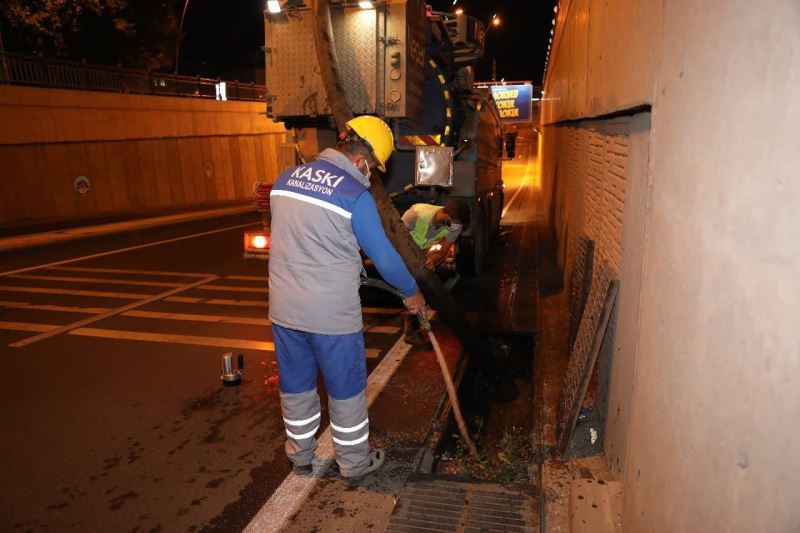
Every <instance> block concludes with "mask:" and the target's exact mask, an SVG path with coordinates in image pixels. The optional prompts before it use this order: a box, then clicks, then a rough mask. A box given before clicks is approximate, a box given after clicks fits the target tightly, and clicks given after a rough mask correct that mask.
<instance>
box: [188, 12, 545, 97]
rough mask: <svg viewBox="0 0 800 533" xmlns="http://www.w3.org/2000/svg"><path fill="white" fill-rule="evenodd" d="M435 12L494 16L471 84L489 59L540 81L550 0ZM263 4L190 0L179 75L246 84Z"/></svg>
mask: <svg viewBox="0 0 800 533" xmlns="http://www.w3.org/2000/svg"><path fill="white" fill-rule="evenodd" d="M430 4H431V5H432V6H433V8H434V9H435V10H437V11H446V12H452V11H453V10H454V9H455V8H457V7H460V8H462V9H464V12H465V13H466V14H468V15H471V16H474V17H476V18H478V19H479V20H482V21H484V22H486V21H488V20H490V19H491V17H492V15H493V14H494V13H497V16H498V17H499V18H500V19H501V24H500V26H498V27H492V28H491V29H490V30H489V33H488V35H487V37H486V54H485V56H484V59H483V60H481V61H480V62H479V63H478V65H477V72H476V74H477V75H476V80H477V81H485V80H490V79H491V73H492V67H491V60H492V58H494V59H496V61H497V79H498V80H499V79H501V78H505V79H506V80H507V81H511V80H532V81H533V82H534V84H539V83H540V82H541V79H542V69H543V68H544V60H545V54H546V51H547V40H548V38H549V37H550V28H551V27H552V26H551V20H552V19H553V15H554V14H553V6H554V5H555V0H492V1H487V0H457V3H456V5H455V6H453V0H433V1H431V2H430ZM264 6H265V0H237V1H235V2H225V3H224V4H223V3H221V2H219V0H191V1H190V3H189V9H188V11H187V14H186V21H185V22H184V40H183V44H182V46H181V63H180V71H181V73H182V74H192V75H201V76H210V77H216V76H221V77H224V78H228V79H230V78H231V77H232V76H231V73H235V74H239V75H238V78H239V79H242V80H243V81H251V80H246V78H245V77H246V75H247V74H246V73H237V72H236V71H237V70H241V69H245V68H247V67H251V68H252V67H256V66H258V67H260V66H261V65H263V58H262V56H261V50H260V47H261V46H262V45H263V43H264V29H263V24H262V11H263V9H264Z"/></svg>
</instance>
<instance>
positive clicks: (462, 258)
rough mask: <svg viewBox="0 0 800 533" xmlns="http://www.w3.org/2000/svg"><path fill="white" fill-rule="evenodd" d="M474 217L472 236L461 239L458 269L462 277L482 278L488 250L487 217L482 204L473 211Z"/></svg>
mask: <svg viewBox="0 0 800 533" xmlns="http://www.w3.org/2000/svg"><path fill="white" fill-rule="evenodd" d="M472 217H473V218H472V222H471V224H472V236H471V237H461V242H460V243H459V249H458V255H457V256H456V269H457V270H458V273H459V274H461V275H462V276H480V274H481V273H482V272H483V260H484V259H485V258H486V250H487V248H488V231H487V230H488V228H487V227H486V216H485V215H484V213H483V208H482V207H481V205H480V204H479V205H478V206H477V207H476V209H475V210H474V211H473V213H472Z"/></svg>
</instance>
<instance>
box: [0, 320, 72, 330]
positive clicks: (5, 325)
mask: <svg viewBox="0 0 800 533" xmlns="http://www.w3.org/2000/svg"><path fill="white" fill-rule="evenodd" d="M59 327H61V326H54V325H52V324H30V323H28V322H5V321H0V329H8V330H12V331H42V332H44V331H53V330H55V329H58V328H59Z"/></svg>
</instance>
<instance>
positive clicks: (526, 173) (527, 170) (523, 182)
mask: <svg viewBox="0 0 800 533" xmlns="http://www.w3.org/2000/svg"><path fill="white" fill-rule="evenodd" d="M528 152H529V154H528V163H527V165H526V166H525V175H524V176H522V183H520V184H519V187H517V190H516V192H514V196H512V197H511V200H509V201H508V203H507V204H506V205H505V207H504V208H503V211H502V212H501V213H500V218H503V217H504V216H506V213H507V212H508V210H509V209H511V205H512V204H513V203H514V201H515V200H516V199H517V196H519V193H521V192H522V189H524V188H525V182H526V181H528V176H529V175H530V173H531V168H530V167H531V159H530V148H528Z"/></svg>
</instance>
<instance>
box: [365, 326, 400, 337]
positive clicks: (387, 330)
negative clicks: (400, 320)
mask: <svg viewBox="0 0 800 533" xmlns="http://www.w3.org/2000/svg"><path fill="white" fill-rule="evenodd" d="M364 331H366V332H367V333H381V334H385V335H394V334H395V333H397V332H399V331H400V328H398V327H397V326H367V327H366V328H364Z"/></svg>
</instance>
